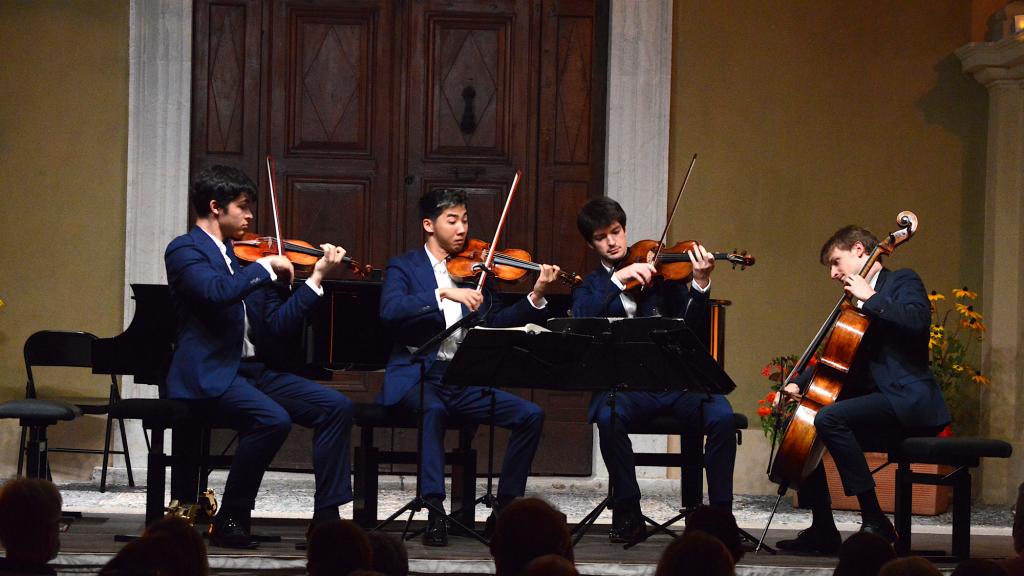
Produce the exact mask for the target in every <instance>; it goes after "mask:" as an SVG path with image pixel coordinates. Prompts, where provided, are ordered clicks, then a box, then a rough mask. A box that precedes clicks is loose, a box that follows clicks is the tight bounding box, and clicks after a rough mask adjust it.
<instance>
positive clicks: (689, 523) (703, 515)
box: [685, 506, 743, 564]
mask: <svg viewBox="0 0 1024 576" xmlns="http://www.w3.org/2000/svg"><path fill="white" fill-rule="evenodd" d="M694 530H699V531H701V532H704V533H705V534H710V535H711V536H714V537H715V538H718V539H719V540H721V542H722V544H725V547H726V548H727V549H728V550H729V553H730V554H731V555H732V561H733V564H735V563H736V562H739V561H740V558H742V557H743V546H742V544H741V542H740V529H739V526H737V525H736V517H735V516H733V515H732V512H730V511H729V510H726V509H725V508H720V507H718V506H698V507H697V508H696V509H694V510H693V512H691V513H690V514H689V515H688V516H687V517H686V530H685V532H693V531H694Z"/></svg>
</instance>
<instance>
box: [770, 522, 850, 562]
mask: <svg viewBox="0 0 1024 576" xmlns="http://www.w3.org/2000/svg"><path fill="white" fill-rule="evenodd" d="M842 543H843V537H842V536H840V535H839V531H838V530H836V529H834V528H833V529H831V530H828V529H822V528H814V527H813V526H812V527H811V528H808V529H806V530H802V531H800V533H799V534H797V535H796V538H793V539H791V540H779V541H778V542H777V543H776V544H775V546H776V547H777V548H778V549H779V550H785V551H786V552H793V553H795V554H815V555H818V554H824V555H826V556H833V555H835V554H836V552H839V545H840V544H842Z"/></svg>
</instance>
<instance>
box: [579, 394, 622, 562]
mask: <svg viewBox="0 0 1024 576" xmlns="http://www.w3.org/2000/svg"><path fill="white" fill-rule="evenodd" d="M608 407H609V409H610V410H611V415H610V416H609V425H608V428H609V433H612V434H614V432H615V424H616V422H617V421H618V415H617V414H616V413H615V388H612V389H611V390H609V391H608ZM598 433H599V434H600V432H598ZM611 501H612V479H611V475H609V477H608V495H607V496H605V497H604V498H603V499H602V500H601V501H600V502H598V504H597V506H595V507H594V509H593V510H591V511H590V512H589V513H587V515H586V516H584V517H583V519H582V520H580V522H579V524H577V525H576V527H575V528H573V529H572V534H574V535H575V538H573V540H572V545H573V546H576V544H578V543H579V541H580V540H582V539H583V535H584V534H586V533H587V530H589V529H590V527H591V526H593V525H594V522H597V518H598V517H599V516H601V513H602V512H604V510H605V508H608V507H609V504H611Z"/></svg>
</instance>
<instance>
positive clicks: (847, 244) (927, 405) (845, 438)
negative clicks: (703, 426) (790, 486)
mask: <svg viewBox="0 0 1024 576" xmlns="http://www.w3.org/2000/svg"><path fill="white" fill-rule="evenodd" d="M877 244H878V240H877V238H875V236H874V235H873V234H871V232H869V231H867V230H865V229H864V228H860V227H858V226H846V227H844V228H841V229H839V230H838V231H837V232H836V233H835V234H833V235H832V237H831V238H829V239H828V240H827V241H826V242H825V244H824V245H823V246H822V247H821V256H820V258H821V263H822V264H824V265H825V266H827V267H828V268H829V275H830V276H831V277H832V279H833V280H835V281H837V282H839V283H840V284H842V285H843V290H845V291H846V293H847V294H848V295H849V296H850V298H851V300H852V303H853V305H855V306H857V307H858V308H859V309H860V310H861V312H863V313H864V314H866V315H867V316H868V317H869V318H870V320H871V323H870V327H869V328H868V330H867V332H866V333H865V335H864V340H863V344H862V345H861V347H860V348H859V349H858V351H857V355H856V357H855V361H854V364H853V367H852V369H851V370H850V373H849V379H848V382H849V383H850V384H852V386H851V388H853V389H856V390H858V391H863V392H864V393H863V394H861V395H859V396H856V397H852V398H842V397H841V398H840V400H839V401H838V402H835V403H832V404H829V405H827V406H825V407H823V408H822V409H821V410H820V411H819V412H818V413H817V416H816V417H815V418H814V428H815V430H816V432H817V435H818V437H819V438H820V439H821V441H822V442H823V443H824V445H825V447H826V448H827V449H828V451H829V452H830V453H831V454H832V458H833V460H835V463H836V467H837V468H838V469H839V476H840V478H841V479H842V482H843V489H844V491H845V493H846V494H847V495H849V496H856V497H857V500H858V502H859V503H860V509H861V517H862V520H861V528H860V531H861V532H870V533H873V534H877V535H879V536H881V537H882V538H884V539H886V540H887V541H888V542H890V543H893V542H895V541H896V539H897V537H898V535H897V534H896V530H895V528H894V527H893V525H892V523H891V522H890V521H889V519H888V517H886V515H885V514H884V513H883V512H882V509H881V507H880V506H879V503H878V498H877V496H876V495H875V482H874V480H873V479H872V477H871V471H870V470H869V468H868V464H867V461H866V460H865V458H864V450H863V449H862V445H861V443H862V442H865V441H867V442H872V441H873V442H874V443H877V442H878V441H882V442H886V441H892V440H894V439H900V438H905V437H908V436H932V435H935V434H936V433H938V432H939V431H940V430H941V429H942V428H943V427H945V426H946V425H947V424H948V423H949V421H950V417H949V412H948V410H947V409H946V403H945V402H944V401H943V399H942V392H941V391H940V389H939V386H938V384H937V383H936V382H935V379H934V377H933V376H932V373H931V370H930V369H929V367H928V336H929V326H930V324H931V309H930V306H929V303H928V296H927V293H926V292H925V289H924V285H923V284H922V282H921V278H920V277H919V276H918V275H917V273H915V272H914V271H913V270H910V269H908V268H904V269H901V270H889V269H887V268H885V267H883V266H882V263H881V261H880V260H879V261H876V262H875V263H874V264H873V265H872V266H871V268H870V269H868V271H867V273H866V274H865V275H863V276H862V275H861V274H860V272H861V270H862V269H863V268H864V266H865V265H866V264H867V262H868V260H869V257H870V254H871V252H872V251H873V250H874V249H875V246H876V245H877ZM812 373H813V371H811V370H808V371H806V372H805V373H803V374H801V377H800V378H799V379H798V380H799V381H800V382H806V381H808V380H809V379H810V378H811V376H812ZM844 390H845V388H844ZM799 391H800V386H799V382H798V383H789V384H787V385H786V388H785V392H786V393H787V394H786V395H794V394H797V393H799ZM798 490H799V492H800V501H801V502H802V503H806V504H809V505H810V507H811V510H812V514H813V519H812V522H811V526H810V528H807V529H806V530H803V531H802V532H800V533H799V534H798V535H797V537H796V538H794V539H791V540H782V541H780V542H779V543H778V547H779V548H780V549H783V550H788V551H791V552H798V553H809V554H835V553H836V552H837V551H838V549H839V545H840V543H841V537H840V535H839V531H838V530H837V529H836V525H835V520H834V519H833V517H832V503H831V500H830V499H829V494H828V486H827V483H826V479H825V471H824V468H823V466H822V464H820V463H819V464H818V466H817V468H815V469H814V470H813V472H811V474H810V475H809V476H808V477H807V478H805V479H804V480H803V482H801V484H800V486H799V488H798Z"/></svg>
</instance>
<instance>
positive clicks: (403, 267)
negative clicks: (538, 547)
mask: <svg viewBox="0 0 1024 576" xmlns="http://www.w3.org/2000/svg"><path fill="white" fill-rule="evenodd" d="M419 210H420V217H421V218H422V224H423V231H424V232H425V233H426V236H427V241H426V243H425V244H424V245H423V246H422V247H420V248H415V249H413V250H410V251H409V252H406V253H405V254H403V255H401V256H397V257H395V258H392V259H391V260H390V261H389V262H388V267H387V273H386V274H385V280H384V288H383V290H382V293H381V303H380V318H381V322H382V323H383V324H384V325H385V326H386V327H387V328H389V329H390V330H391V332H392V333H393V335H394V338H395V347H394V349H393V350H392V352H391V357H390V358H389V359H388V365H387V370H386V372H385V376H384V389H383V390H382V391H381V394H380V397H379V398H378V401H379V402H380V403H381V404H383V405H385V406H401V407H402V408H403V409H405V410H408V411H411V412H412V411H417V410H419V409H420V386H419V384H420V374H421V370H423V371H424V374H425V376H424V377H425V381H424V382H423V384H424V388H423V409H424V415H423V431H422V432H423V452H422V454H421V456H420V457H421V466H422V469H421V471H420V478H421V480H422V482H423V485H422V487H421V488H422V490H421V493H422V495H423V497H424V499H426V501H427V502H428V503H429V504H430V505H431V508H432V509H431V510H430V513H429V516H428V522H427V530H426V532H424V534H423V543H424V544H426V545H428V546H446V545H447V544H448V526H447V523H446V522H445V520H444V517H443V516H441V514H439V513H438V512H436V511H435V510H444V508H443V504H442V501H443V500H444V495H445V491H444V421H445V419H446V418H448V417H449V416H458V417H459V418H461V419H463V420H469V421H473V422H488V421H489V419H490V410H491V397H490V396H488V395H484V394H482V392H483V391H484V389H483V388H480V387H476V386H471V387H465V388H463V387H459V386H452V385H449V384H446V383H444V382H443V378H444V374H445V371H446V370H447V369H448V364H449V361H450V360H451V359H452V358H453V357H454V355H455V352H456V350H457V349H458V346H459V342H460V341H461V340H462V338H463V337H464V336H465V330H464V329H462V330H459V331H457V332H456V333H455V334H453V335H452V336H450V337H449V338H448V339H447V340H445V341H444V342H442V343H441V344H440V346H439V347H437V348H435V349H433V350H430V351H429V352H428V353H427V354H426V356H425V357H424V358H423V359H422V360H421V361H420V360H418V359H417V358H414V357H413V355H412V351H413V350H415V349H416V347H417V346H419V345H421V344H423V343H425V342H427V341H428V340H429V339H430V338H431V337H433V336H435V335H436V334H439V333H440V332H441V331H443V330H444V329H445V328H446V327H448V326H451V325H452V324H454V323H455V322H457V321H459V320H460V319H461V318H462V317H463V315H465V314H469V312H470V311H476V312H477V313H478V314H479V315H480V318H481V319H482V323H483V324H484V325H486V326H491V327H508V326H517V325H522V324H525V323H527V322H538V323H540V322H543V321H544V320H545V319H546V318H547V311H546V310H545V307H546V306H547V300H546V299H545V298H544V293H545V291H546V290H547V288H548V286H549V285H550V284H551V282H552V281H554V280H555V279H556V278H557V274H558V267H557V266H548V265H544V264H542V265H541V272H540V274H539V275H538V277H537V281H536V282H535V283H534V285H533V291H532V292H530V293H529V294H528V295H526V297H524V298H523V299H521V300H520V301H519V302H517V303H516V304H515V305H513V306H509V307H502V305H501V302H500V301H499V300H498V298H497V297H496V296H495V295H494V294H493V293H492V292H491V291H490V290H487V289H485V290H484V291H483V292H477V291H476V289H475V288H474V287H471V286H467V285H462V284H459V283H457V282H455V281H453V280H452V278H451V276H449V275H448V270H447V268H446V266H445V262H446V260H447V259H448V257H449V256H450V255H453V254H458V253H459V252H461V251H462V247H463V245H464V244H465V243H466V239H467V237H468V234H469V214H468V212H467V211H466V193H465V192H464V191H462V190H450V189H437V190H432V191H430V192H427V193H426V194H424V195H423V197H422V198H420V201H419ZM421 364H422V365H421ZM494 394H495V396H494V400H495V409H494V423H495V425H497V426H501V427H502V428H508V429H510V430H512V436H511V437H510V438H509V440H508V448H507V450H506V452H505V461H504V463H503V465H502V469H501V481H500V483H499V485H498V494H497V496H498V502H497V507H496V509H495V511H494V512H493V513H492V515H491V519H489V520H488V525H493V519H494V518H496V516H497V514H498V513H500V510H501V508H502V507H503V506H504V505H505V504H507V503H508V502H509V501H511V500H512V499H513V498H516V497H518V496H522V495H523V493H524V491H525V490H526V478H527V476H528V475H529V472H530V464H531V463H532V462H533V456H534V454H535V453H536V451H537V444H538V443H539V442H540V432H541V426H542V425H543V422H544V413H543V411H542V410H541V409H540V407H539V406H537V405H536V404H534V403H532V402H529V401H527V400H523V399H522V398H519V397H518V396H514V395H512V394H509V393H507V392H504V391H501V390H495V391H494Z"/></svg>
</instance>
